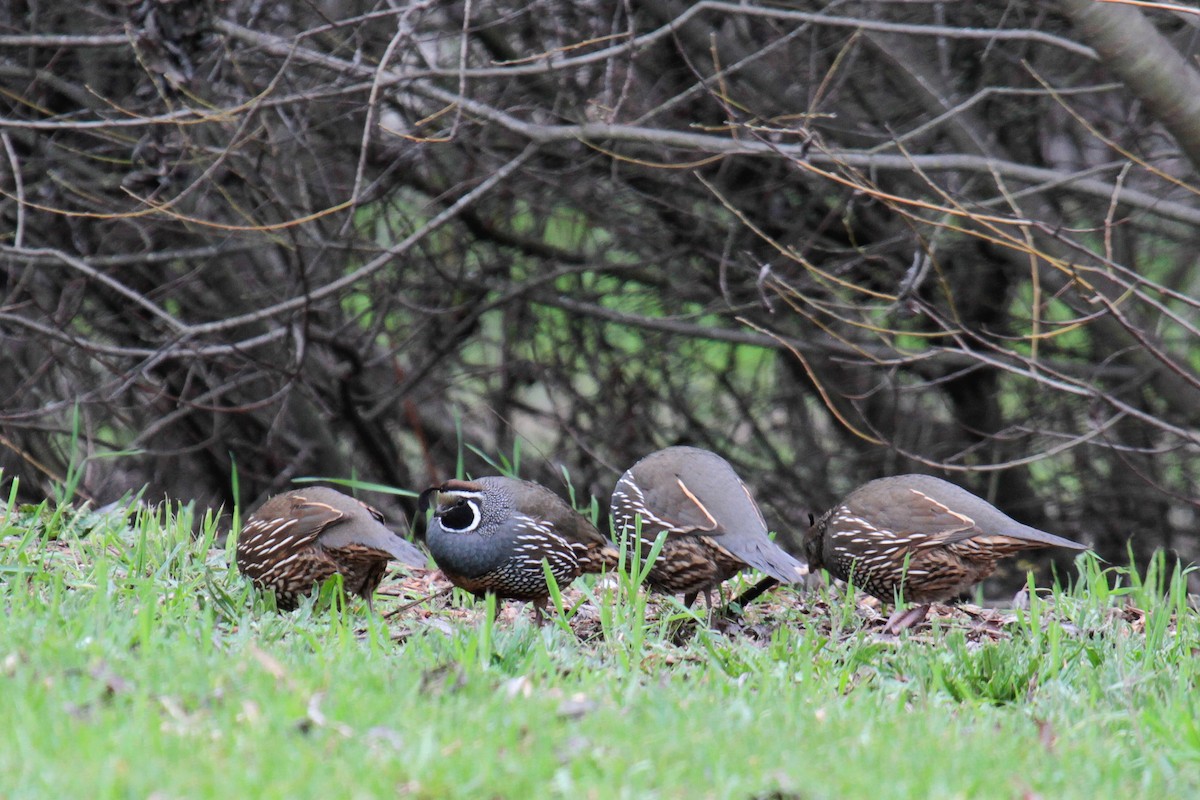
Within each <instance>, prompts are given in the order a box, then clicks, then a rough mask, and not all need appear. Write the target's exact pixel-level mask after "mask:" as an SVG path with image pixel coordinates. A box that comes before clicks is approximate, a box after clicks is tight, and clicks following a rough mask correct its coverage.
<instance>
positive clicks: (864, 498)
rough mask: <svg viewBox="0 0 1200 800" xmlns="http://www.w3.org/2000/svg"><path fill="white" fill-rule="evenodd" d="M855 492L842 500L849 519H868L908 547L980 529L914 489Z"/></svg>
mask: <svg viewBox="0 0 1200 800" xmlns="http://www.w3.org/2000/svg"><path fill="white" fill-rule="evenodd" d="M856 495H857V493H854V494H851V496H850V497H848V498H847V499H846V503H845V505H846V507H847V510H848V511H849V516H850V518H851V519H853V517H860V518H863V519H866V520H870V522H871V525H872V526H873V527H875V528H877V529H879V530H880V531H886V532H887V533H890V534H892V536H891V537H890V538H894V539H896V540H897V543H902V544H904V545H907V546H909V547H914V548H915V547H938V546H942V545H945V544H949V543H951V542H955V541H961V540H964V539H968V538H970V537H972V536H975V535H976V534H979V533H981V531H980V530H979V529H978V528H977V527H976V526H975V520H974V519H972V518H971V517H969V516H967V515H966V514H963V513H961V512H958V511H955V510H953V509H951V508H950V507H949V506H947V505H945V504H943V503H940V502H938V501H937V500H936V499H934V498H933V497H931V496H929V495H928V494H926V493H924V492H922V491H920V490H918V489H913V488H911V487H903V486H901V487H895V488H891V487H889V488H887V489H886V490H884V491H878V490H876V491H874V492H871V493H869V494H866V493H864V494H862V495H857V496H856Z"/></svg>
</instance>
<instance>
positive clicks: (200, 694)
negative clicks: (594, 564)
mask: <svg viewBox="0 0 1200 800" xmlns="http://www.w3.org/2000/svg"><path fill="white" fill-rule="evenodd" d="M32 521H33V517H32V516H31V515H30V514H25V515H23V516H22V517H20V518H18V517H17V516H15V515H13V516H9V517H7V518H6V521H5V524H4V528H3V530H0V540H2V542H3V543H2V544H0V602H2V603H3V610H4V613H3V616H2V617H0V676H2V679H0V720H3V725H2V727H0V730H2V732H0V787H2V788H0V795H3V796H5V797H14V798H15V797H70V796H77V797H80V796H82V797H129V796H135V797H146V796H150V795H155V796H157V797H216V796H227V797H255V796H263V797H268V796H298V797H316V796H326V797H381V796H392V795H395V794H404V795H412V796H417V797H429V798H440V797H464V798H486V797H509V798H522V797H548V796H570V797H638V798H642V797H654V796H660V797H742V798H750V797H760V796H767V795H769V794H770V793H772V792H780V793H782V795H783V796H785V797H792V796H794V797H803V798H824V797H829V798H837V797H872V798H875V797H880V798H883V797H972V798H975V797H1025V796H1042V797H1047V798H1049V797H1055V798H1058V797H1096V796H1104V795H1111V796H1119V797H1134V796H1146V797H1163V796H1182V795H1194V794H1196V793H1197V792H1198V791H1200V763H1198V762H1200V713H1198V709H1197V707H1196V706H1197V702H1196V700H1195V699H1194V698H1195V686H1194V684H1195V680H1196V675H1197V666H1196V658H1195V656H1194V655H1193V653H1194V651H1195V650H1196V648H1197V647H1198V646H1200V635H1198V630H1197V621H1196V620H1197V618H1196V614H1195V613H1194V612H1192V611H1190V610H1187V609H1186V595H1185V594H1184V593H1183V589H1182V581H1180V580H1178V579H1177V580H1175V581H1174V582H1170V581H1168V583H1169V584H1171V585H1169V586H1167V587H1166V589H1167V591H1166V595H1165V597H1160V596H1158V595H1156V594H1155V592H1154V591H1153V590H1152V587H1148V586H1143V585H1141V583H1140V581H1138V580H1137V578H1136V576H1126V577H1125V582H1126V583H1129V582H1130V580H1131V579H1132V581H1133V583H1134V585H1133V586H1132V587H1131V588H1129V589H1128V590H1127V591H1126V592H1124V593H1118V594H1111V593H1109V592H1108V591H1106V590H1105V589H1104V588H1103V586H1102V582H1101V581H1100V580H1099V573H1098V571H1097V570H1096V568H1095V567H1094V565H1093V566H1092V567H1091V569H1090V571H1089V575H1088V576H1087V578H1086V579H1085V583H1086V584H1087V585H1089V586H1091V587H1092V588H1091V590H1090V591H1078V592H1077V593H1074V594H1068V595H1060V596H1057V597H1055V598H1054V607H1055V609H1056V611H1052V610H1050V608H1049V607H1047V606H1046V605H1044V604H1043V603H1035V605H1034V608H1033V609H1032V610H1031V611H1030V612H1029V613H1028V614H1026V615H1023V616H1022V618H1021V619H1020V620H1018V621H1016V622H1013V623H1011V624H1009V625H1007V626H1006V627H1005V629H1004V633H1003V634H1002V635H1001V636H1000V638H999V640H998V641H991V640H990V638H989V637H982V638H983V640H984V642H983V643H982V644H978V643H976V642H975V639H977V638H979V637H977V636H975V635H974V634H973V633H972V632H970V631H966V630H962V629H959V628H956V627H953V626H952V627H951V629H949V630H941V631H938V632H936V633H935V634H934V635H924V636H921V637H917V638H916V639H915V640H912V641H903V642H899V643H896V642H886V641H882V640H880V639H879V637H877V636H876V635H875V634H874V633H873V632H872V630H870V629H869V627H868V626H866V625H865V623H864V622H863V620H862V618H861V615H860V614H859V613H856V609H855V608H854V607H853V606H848V605H846V604H845V603H844V602H843V601H841V600H838V599H834V600H831V601H830V602H831V603H832V606H828V607H827V606H826V605H824V603H823V602H814V603H811V604H810V603H807V602H799V601H797V602H794V603H786V602H785V603H781V604H776V605H774V606H771V608H772V609H773V610H772V611H771V612H770V613H769V614H768V616H767V617H765V618H763V619H761V620H760V623H761V624H760V625H759V626H758V628H757V630H759V631H762V630H767V631H768V633H767V634H766V635H765V637H762V638H756V637H753V636H746V635H734V634H729V635H725V634H721V633H716V632H709V631H707V630H701V631H699V632H698V633H697V634H696V635H695V636H694V637H693V638H692V639H691V640H690V642H689V643H688V644H687V645H686V646H684V647H677V646H674V645H672V644H670V636H668V635H667V633H666V631H665V630H664V627H665V623H658V622H651V623H649V624H643V623H642V622H641V620H642V614H641V611H642V608H641V601H640V600H638V599H636V597H635V598H631V597H630V596H629V595H628V593H627V590H628V587H617V588H613V589H598V590H597V591H596V593H597V595H598V596H599V598H600V600H601V603H602V606H603V612H602V614H601V615H600V616H601V617H602V619H599V620H597V619H595V617H593V623H594V626H596V627H598V628H603V630H604V632H605V636H603V637H596V638H594V639H592V640H590V641H587V642H581V641H579V640H578V639H577V638H576V636H575V635H574V634H572V633H570V632H569V631H568V630H567V629H566V628H565V625H560V626H557V627H556V626H547V627H546V628H545V629H543V630H537V629H535V628H534V627H533V626H531V625H530V624H529V623H528V622H527V620H526V618H525V616H524V615H521V617H520V618H519V620H518V621H517V622H515V623H509V622H501V623H498V624H496V625H495V626H493V625H490V624H488V623H487V622H486V621H485V620H486V615H483V614H467V613H466V612H461V611H455V610H453V609H450V610H446V611H435V612H433V613H432V614H429V613H428V612H423V611H421V610H417V609H414V610H413V611H411V612H406V614H405V615H403V616H400V617H398V618H397V619H395V620H393V621H392V622H391V623H388V622H386V621H384V620H383V619H382V618H381V617H374V618H368V617H367V616H366V613H365V611H364V610H363V609H361V608H359V607H357V606H354V607H352V608H351V609H350V611H348V612H343V613H339V612H336V611H334V612H316V613H314V612H312V610H311V608H302V609H301V610H300V611H299V612H297V613H295V614H292V615H277V614H275V613H273V612H271V611H270V610H269V609H267V608H266V607H265V606H264V602H263V601H262V600H257V601H256V600H254V599H253V598H251V597H250V596H249V592H248V591H247V590H246V589H245V588H244V585H243V583H242V581H241V580H240V579H239V578H238V576H237V575H236V574H233V573H231V572H230V571H228V570H227V569H226V566H225V564H226V554H225V553H224V552H222V551H215V550H214V551H210V550H209V549H208V546H207V545H208V541H205V540H198V541H194V542H193V541H190V540H189V537H188V536H187V533H186V531H187V530H189V528H190V524H191V523H190V520H189V519H188V518H187V514H186V513H182V514H181V515H178V516H177V515H176V514H174V513H166V512H160V513H157V514H154V513H149V514H145V515H142V516H140V517H138V518H134V519H129V520H125V519H124V518H123V517H120V516H118V517H117V518H115V519H114V518H104V519H96V518H92V519H88V520H70V519H55V518H50V517H46V516H43V517H42V518H41V519H40V520H39V521H38V522H37V523H36V524H33V525H32V526H31V522H32ZM84 523H86V524H88V525H92V524H95V525H96V527H93V528H91V530H90V531H88V532H86V534H83V533H81V526H82V525H83V524H84ZM73 528H74V529H76V530H72V529H73ZM51 534H53V536H54V537H55V538H53V539H51V538H50V535H51ZM5 537H7V538H5ZM1150 582H1151V583H1153V582H1154V581H1153V580H1151V581H1150ZM783 596H784V597H790V595H789V594H786V593H785V594H784V595H783ZM1130 603H1132V604H1133V605H1134V606H1136V607H1137V608H1141V609H1147V613H1145V614H1144V615H1142V614H1141V613H1140V612H1139V611H1138V610H1137V608H1134V609H1128V608H1126V605H1127V604H1130ZM390 605H391V604H389V603H387V602H384V601H383V598H381V602H380V603H379V606H380V607H381V608H383V609H386V608H388V607H390ZM813 609H820V611H819V612H814V611H813ZM764 613H766V612H764V611H762V610H761V609H752V610H751V612H750V615H751V617H752V618H753V617H754V615H755V614H760V615H761V614H764ZM1175 615H1177V616H1178V624H1176V619H1175ZM582 618H583V617H582V615H581V617H580V618H579V619H577V620H576V623H577V624H576V627H577V628H579V627H581V626H580V625H579V624H578V623H579V621H580V620H582ZM389 625H390V626H391V627H389ZM831 631H832V632H831ZM394 637H397V638H399V639H400V641H396V640H395V639H394Z"/></svg>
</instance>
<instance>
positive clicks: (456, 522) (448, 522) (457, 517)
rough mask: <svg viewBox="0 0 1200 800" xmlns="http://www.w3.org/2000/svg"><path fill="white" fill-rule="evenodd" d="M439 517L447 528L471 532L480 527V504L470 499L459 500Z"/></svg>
mask: <svg viewBox="0 0 1200 800" xmlns="http://www.w3.org/2000/svg"><path fill="white" fill-rule="evenodd" d="M438 518H439V519H440V520H441V522H442V527H443V528H445V529H446V530H449V531H461V532H464V533H469V532H470V531H473V530H475V529H476V528H477V527H479V506H477V505H476V504H475V503H474V502H472V501H470V500H459V501H458V502H456V503H455V504H454V505H452V506H450V507H449V508H448V509H446V510H445V511H443V512H442V513H441V514H439V515H438Z"/></svg>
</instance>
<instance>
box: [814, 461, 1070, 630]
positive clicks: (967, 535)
mask: <svg viewBox="0 0 1200 800" xmlns="http://www.w3.org/2000/svg"><path fill="white" fill-rule="evenodd" d="M1045 547H1065V548H1068V549H1071V550H1086V549H1087V547H1086V546H1085V545H1082V544H1079V543H1078V542H1073V541H1071V540H1070V539H1064V538H1063V537H1061V536H1055V535H1054V534H1052V533H1046V532H1045V531H1041V530H1038V529H1037V528H1033V527H1030V526H1028V525H1023V524H1022V523H1020V522H1017V521H1016V520H1014V519H1012V518H1011V517H1009V516H1007V515H1006V514H1004V513H1003V512H1001V511H1000V510H999V509H997V508H996V507H995V506H993V505H992V504H990V503H988V502H987V501H985V500H983V499H981V498H979V497H976V496H975V495H973V494H971V493H970V492H968V491H967V490H966V489H963V488H961V487H959V486H956V485H955V484H953V483H950V482H948V481H944V480H942V479H940V478H935V477H933V476H932V475H897V476H894V477H890V478H879V479H878V480H873V481H870V482H869V483H866V484H864V485H862V486H860V487H859V488H857V489H855V490H854V491H853V492H851V493H850V494H849V495H847V496H846V497H845V499H843V500H842V502H840V503H838V504H837V505H836V506H834V507H833V508H832V509H830V510H829V511H828V512H826V513H825V514H824V515H823V516H822V517H821V518H820V519H819V520H817V521H816V523H815V524H814V525H813V526H812V528H811V529H809V531H808V534H807V535H806V536H805V540H804V552H805V555H806V556H807V557H808V563H809V564H810V565H811V566H812V568H813V569H816V568H818V567H824V568H825V569H826V570H827V571H828V572H829V574H830V575H832V576H833V577H835V578H838V579H839V580H843V581H850V582H852V583H853V584H854V585H855V586H857V587H858V588H860V589H862V590H864V591H866V592H867V593H869V594H872V595H874V596H875V597H878V598H879V599H880V600H883V601H884V602H891V601H892V600H894V599H895V598H896V597H898V596H903V598H904V599H905V600H907V601H909V602H912V603H917V604H918V606H917V607H916V608H913V609H910V610H908V611H905V612H900V611H897V612H896V613H895V614H893V615H892V617H891V618H890V619H889V620H888V622H887V624H886V626H885V628H884V630H885V631H889V632H895V631H898V630H901V629H903V628H907V627H909V626H911V625H915V624H917V623H918V622H920V621H921V620H923V619H924V618H925V615H926V614H927V613H928V611H929V604H930V603H934V602H939V601H942V600H946V599H949V598H952V597H955V596H957V595H958V594H959V593H960V592H962V591H964V590H965V589H967V588H969V587H971V586H973V585H974V584H976V583H978V582H979V581H981V580H983V579H984V578H986V577H987V576H988V575H991V574H992V571H993V570H994V569H995V568H996V562H997V561H998V560H1000V559H1001V558H1004V557H1005V556H1009V555H1012V554H1013V553H1016V552H1019V551H1021V550H1031V549H1039V548H1045Z"/></svg>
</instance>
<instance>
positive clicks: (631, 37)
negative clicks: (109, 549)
mask: <svg viewBox="0 0 1200 800" xmlns="http://www.w3.org/2000/svg"><path fill="white" fill-rule="evenodd" d="M35 11H36V13H35ZM1147 13H1149V12H1147ZM1135 23H1136V24H1135ZM0 24H2V25H3V35H0V81H2V85H3V86H4V94H5V101H4V102H5V109H4V114H3V120H0V130H2V136H0V138H2V139H3V151H4V152H3V158H0V163H3V164H4V165H5V167H4V169H5V174H4V177H3V184H2V188H3V199H2V201H0V218H2V219H3V221H4V226H3V230H4V231H5V234H4V239H3V243H2V246H0V270H3V281H4V283H3V288H4V297H3V307H2V308H0V335H2V336H3V338H4V348H3V350H2V351H0V358H3V370H4V374H6V375H8V376H9V380H8V384H7V389H6V391H5V392H4V405H3V416H2V417H0V434H2V435H3V437H4V438H3V442H2V443H3V444H4V446H5V455H4V458H3V466H4V469H5V473H6V475H19V476H20V477H21V479H22V486H23V489H24V491H25V492H26V493H28V494H29V495H30V496H34V495H36V494H38V493H40V492H44V491H47V487H48V485H49V484H50V483H51V482H53V481H55V480H58V479H61V477H62V476H64V475H65V474H66V472H67V470H68V469H69V468H70V466H71V465H72V464H76V465H78V464H80V463H82V464H83V469H84V472H83V480H82V483H81V491H83V492H85V493H86V494H88V495H91V496H95V497H97V498H111V497H113V496H115V495H118V494H120V493H121V492H122V491H125V490H127V489H130V488H134V487H138V486H141V485H143V484H146V483H148V484H149V486H150V492H151V495H152V496H159V495H162V494H164V493H165V494H168V495H171V496H176V497H182V498H187V497H195V498H198V499H199V500H200V501H201V502H204V503H216V502H226V503H228V502H229V501H231V500H234V499H235V498H233V497H232V494H231V492H232V489H231V483H230V475H231V471H232V469H233V468H234V465H235V464H236V469H237V471H238V474H239V477H240V487H241V491H242V495H243V496H242V497H241V498H236V499H241V500H249V499H251V498H253V497H255V496H257V495H260V494H261V493H262V492H264V491H268V490H278V489H280V488H282V487H283V485H284V484H285V483H286V482H287V481H288V480H290V479H291V478H293V477H296V476H300V475H340V476H349V475H351V474H356V475H359V476H362V477H366V478H370V479H373V480H376V481H383V482H388V483H392V484H395V485H400V486H406V487H410V488H411V487H419V486H421V485H423V484H424V483H426V482H427V481H430V480H432V479H433V478H434V477H440V476H444V475H445V474H446V472H447V471H450V470H453V468H454V465H455V462H456V458H457V456H458V453H459V451H460V440H461V441H463V442H466V443H468V444H472V445H476V446H478V447H479V448H481V449H482V450H483V451H484V452H490V453H507V454H511V453H513V451H514V448H518V447H519V449H520V452H521V453H522V462H523V470H524V471H525V472H526V473H528V474H530V475H531V476H532V477H537V478H541V479H542V480H546V481H552V482H553V481H561V480H563V479H562V477H561V474H557V471H558V470H559V469H560V468H562V467H566V468H568V469H569V473H570V478H571V480H572V481H573V482H575V484H576V485H577V487H578V488H580V489H582V490H584V491H588V492H592V493H595V494H596V495H597V496H599V497H601V498H604V497H606V496H607V492H608V491H609V490H610V489H611V486H612V482H613V481H614V480H615V478H616V476H617V475H618V474H619V473H620V471H621V470H623V469H624V468H625V467H626V466H628V465H629V464H630V463H631V462H632V461H633V460H634V459H635V458H637V457H638V456H640V455H642V454H644V453H645V452H647V451H649V450H651V449H653V448H656V447H659V446H663V445H667V444H672V443H683V442H686V443H693V444H697V445H701V446H706V447H710V448H713V449H716V450H718V451H721V452H722V453H725V454H727V455H728V456H729V457H730V458H731V459H732V460H734V461H735V463H737V464H738V465H739V467H740V468H741V469H742V471H743V472H744V474H745V475H746V476H747V478H748V479H749V480H750V482H751V483H752V485H754V487H755V488H756V491H757V493H758V495H759V496H760V498H762V499H763V500H764V503H765V505H766V506H767V507H768V510H769V516H770V517H771V519H772V521H773V522H774V523H775V525H776V526H777V527H779V528H782V529H783V531H784V536H785V538H786V537H787V536H788V535H790V533H791V532H793V531H797V530H799V529H800V528H801V527H802V526H804V525H805V524H806V515H807V513H808V512H809V511H810V510H819V509H822V508H824V507H827V506H828V505H829V504H831V503H832V502H833V501H834V500H835V499H836V498H837V496H838V495H839V494H841V493H842V492H844V491H847V490H848V489H850V488H852V487H853V486H854V485H856V484H858V483H860V482H862V481H863V480H865V479H868V478H871V477H875V476H878V475H881V474H888V473H896V472H903V471H914V470H922V471H925V470H931V471H936V472H942V473H943V474H945V473H946V472H953V473H961V474H959V475H958V476H957V479H958V480H960V481H963V482H965V483H967V484H968V485H969V486H971V487H972V488H973V489H975V490H976V491H977V492H979V493H981V494H984V495H986V496H988V497H990V498H991V499H994V500H996V501H997V502H998V503H999V504H1000V505H1002V506H1003V507H1004V508H1005V509H1006V510H1007V511H1009V512H1010V513H1012V514H1014V515H1015V516H1018V517H1019V518H1021V519H1023V520H1026V521H1028V522H1030V523H1032V524H1036V525H1039V526H1043V527H1047V528H1049V529H1052V530H1055V531H1057V532H1060V533H1062V534H1064V535H1066V536H1071V537H1079V538H1082V539H1084V540H1085V541H1089V542H1092V543H1094V544H1095V545H1097V547H1098V548H1099V549H1100V551H1101V553H1102V554H1103V555H1106V556H1108V557H1111V558H1117V559H1121V558H1123V554H1124V551H1125V547H1126V542H1127V541H1128V540H1130V539H1132V545H1133V548H1134V550H1135V552H1136V554H1137V555H1138V556H1139V557H1145V555H1146V554H1147V553H1148V552H1149V551H1150V550H1151V549H1153V548H1157V547H1160V546H1165V547H1170V548H1175V549H1177V550H1178V551H1180V552H1181V553H1182V554H1183V555H1184V556H1185V557H1187V558H1192V557H1193V556H1194V555H1195V552H1194V548H1195V545H1194V542H1195V540H1194V535H1192V531H1194V529H1195V525H1196V518H1197V511H1196V507H1197V499H1196V495H1197V492H1196V487H1197V485H1200V479H1198V472H1200V461H1198V458H1197V454H1198V450H1200V448H1198V445H1200V433H1198V432H1200V374H1198V373H1200V349H1198V348H1197V340H1198V337H1197V333H1198V327H1200V314H1197V307H1198V306H1200V303H1198V301H1197V299H1196V298H1197V295H1198V294H1200V270H1198V269H1197V266H1196V258H1195V253H1196V252H1197V231H1198V230H1200V200H1198V198H1197V193H1198V190H1200V185H1198V184H1197V181H1196V167H1197V163H1196V159H1197V154H1198V153H1200V118H1198V117H1197V112H1196V110H1195V109H1194V108H1192V107H1191V106H1189V105H1188V103H1187V101H1186V98H1187V94H1186V92H1184V93H1183V98H1184V99H1182V100H1181V99H1180V94H1179V91H1178V90H1179V87H1180V86H1183V87H1184V88H1185V89H1186V87H1188V86H1190V85H1193V84H1200V77H1197V74H1196V68H1195V58H1194V57H1195V52H1194V50H1189V49H1188V48H1194V46H1195V45H1194V42H1195V38H1194V37H1195V32H1196V30H1197V24H1198V18H1197V17H1196V16H1194V15H1188V14H1184V13H1178V14H1174V15H1172V14H1171V13H1167V12H1154V14H1153V16H1150V17H1148V16H1146V15H1145V14H1144V13H1143V12H1142V11H1140V10H1137V9H1134V8H1131V7H1126V6H1119V5H1115V4H1094V3H1076V2H1063V3H1062V4H1061V5H1060V6H1059V7H1058V8H1057V9H1051V10H1047V6H1046V4H1043V3H1015V4H1014V3H991V2H980V3H963V4H929V5H918V4H911V3H887V2H878V3H865V2H864V3H840V4H833V5H829V4H825V3H801V2H798V3H790V4H786V6H781V5H778V4H772V5H765V4H764V5H755V4H746V3H724V2H701V3H684V2H673V0H648V1H645V2H642V1H640V0H629V1H628V2H623V3H601V2H585V3H566V2H560V1H559V0H544V1H543V2H533V3H511V4H499V5H497V4H478V3H471V2H460V3H434V2H429V1H428V0H426V2H412V3H390V4H389V3H384V4H373V3H360V2H353V1H352V0H347V1H346V2H340V3H317V4H311V5H303V4H293V3H282V4H258V3H250V2H238V1H235V2H229V3H220V4H210V5H202V4H192V3H182V2H172V1H171V0H143V2H142V3H141V4H140V5H137V6H136V7H130V6H129V5H127V4H125V3H118V2H101V3H92V4H87V7H86V9H83V10H81V9H80V7H79V4H76V3H69V2H65V1H64V0H49V1H48V2H41V3H38V4H37V5H36V7H35V6H30V7H25V6H23V5H22V4H19V3H18V4H17V5H16V6H13V7H10V8H9V10H8V11H2V12H0ZM1137 25H1141V26H1144V27H1142V28H1137V27H1136V26H1137ZM1123 33H1124V34H1125V35H1128V36H1136V37H1137V38H1136V40H1135V41H1136V42H1137V48H1136V49H1137V54H1138V55H1140V56H1142V57H1143V58H1142V61H1143V62H1145V61H1147V60H1148V61H1149V62H1152V64H1151V66H1157V67H1158V68H1159V71H1158V72H1155V71H1153V70H1150V71H1149V72H1145V71H1144V70H1142V66H1141V65H1140V64H1138V65H1135V64H1128V63H1126V62H1125V61H1124V60H1123V59H1124V58H1125V56H1124V53H1125V52H1126V51H1125V50H1122V48H1121V47H1120V45H1121V41H1120V37H1121V36H1122V34H1123ZM1189 59H1190V60H1189ZM1164 76H1171V79H1167V78H1165V77H1164ZM1172 93H1175V94H1172ZM1191 97H1192V98H1193V99H1194V98H1200V92H1195V93H1193V94H1192V95H1191ZM76 413H77V414H78V419H79V423H78V425H77V426H75V427H77V429H78V434H79V435H78V438H77V439H74V438H72V436H71V433H72V429H73V420H74V419H75V418H76V416H75V415H76ZM129 451H132V452H129ZM112 452H122V453H126V454H125V455H121V456H119V457H113V458H99V456H102V455H104V454H106V453H112ZM466 456H467V463H468V467H469V468H470V469H471V470H472V471H476V472H478V471H480V470H481V469H482V468H483V467H482V464H481V463H480V460H479V459H478V457H476V456H475V455H474V453H473V452H470V451H468V452H467V453H466ZM83 459H86V460H83ZM81 460H82V461H81Z"/></svg>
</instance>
